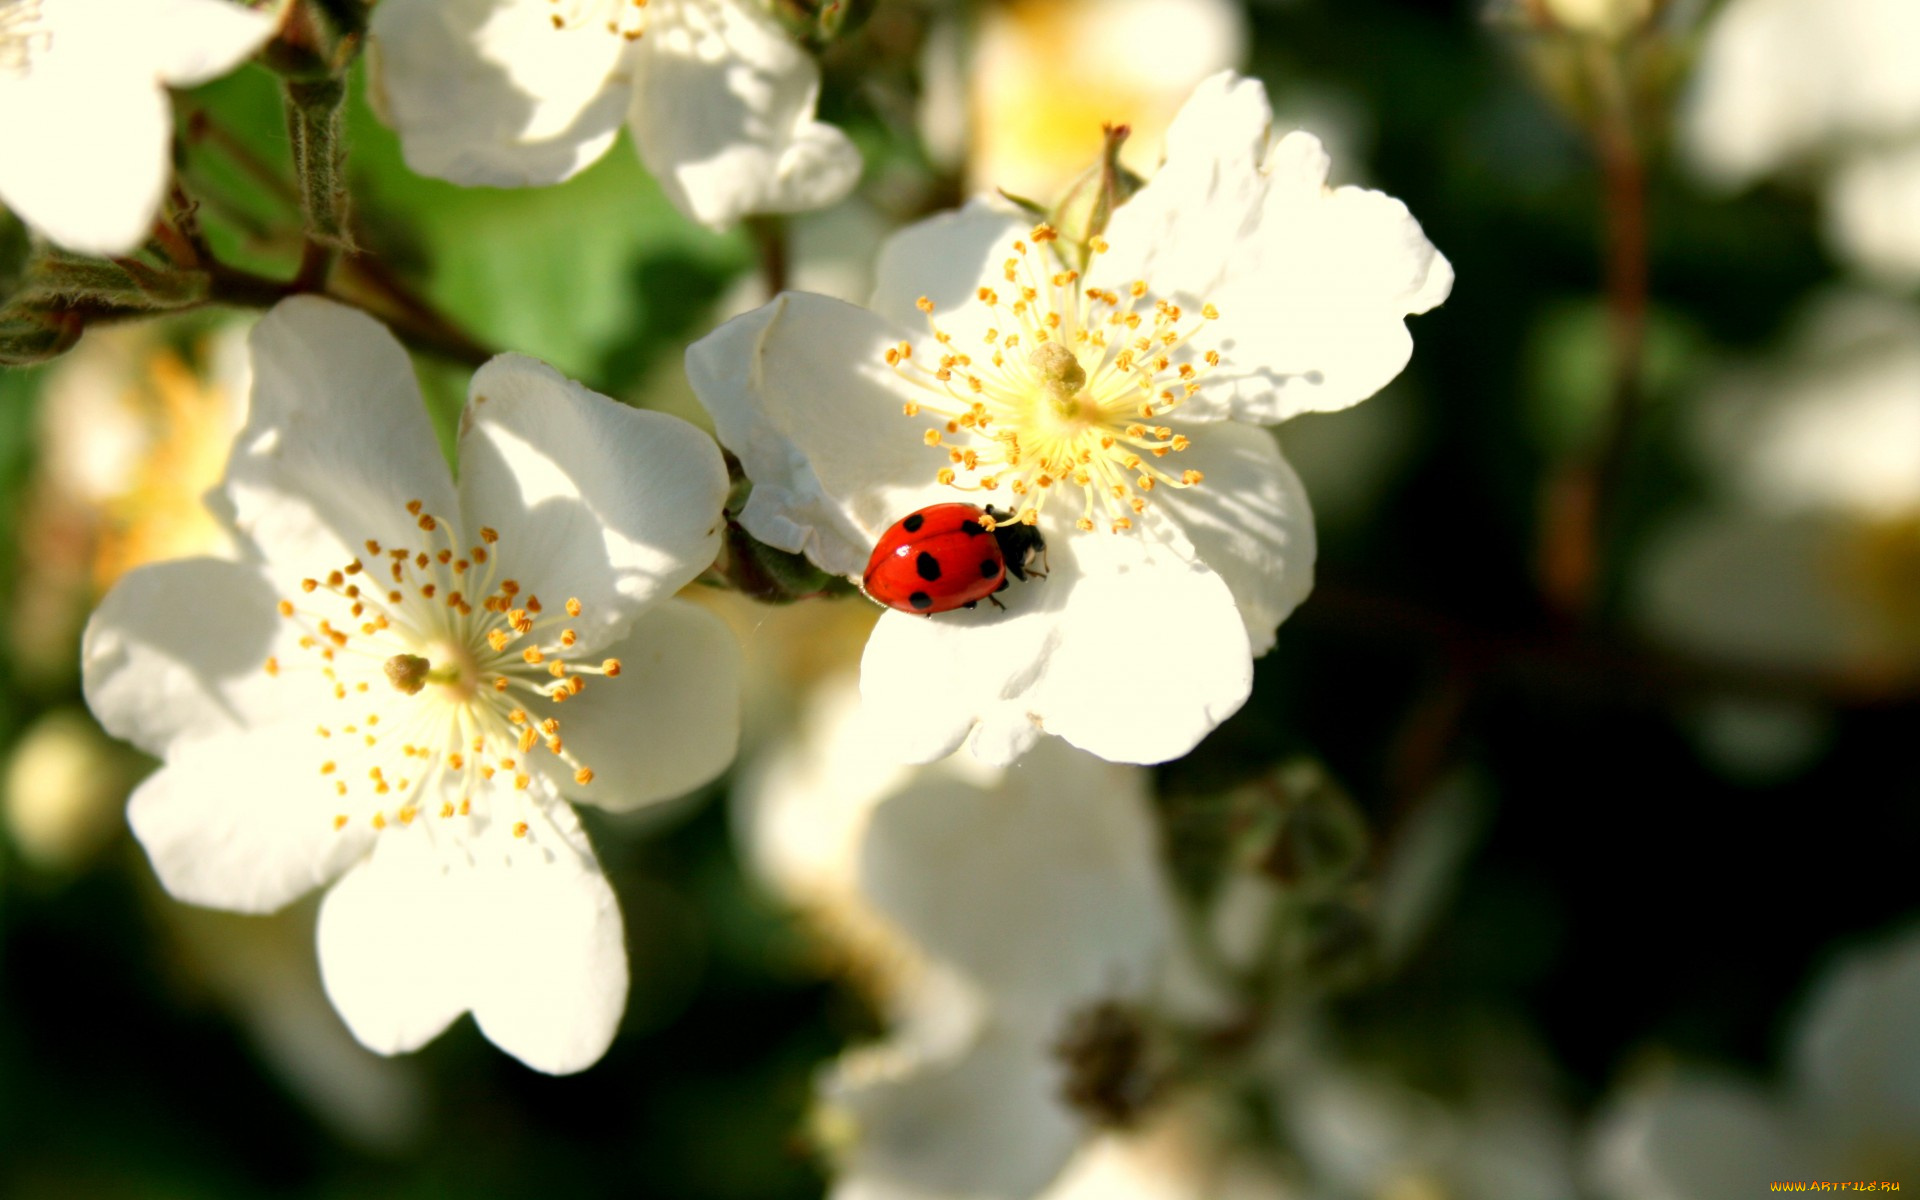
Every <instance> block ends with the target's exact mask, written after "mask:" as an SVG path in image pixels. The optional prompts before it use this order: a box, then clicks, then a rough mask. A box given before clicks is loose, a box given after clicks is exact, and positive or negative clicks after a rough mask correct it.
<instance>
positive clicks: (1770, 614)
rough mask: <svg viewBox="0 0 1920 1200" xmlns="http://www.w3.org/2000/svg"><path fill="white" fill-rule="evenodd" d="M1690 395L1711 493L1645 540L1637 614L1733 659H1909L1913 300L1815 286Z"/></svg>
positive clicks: (1912, 645) (1917, 621)
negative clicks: (1785, 336)
mask: <svg viewBox="0 0 1920 1200" xmlns="http://www.w3.org/2000/svg"><path fill="white" fill-rule="evenodd" d="M1702 400H1703V402H1702V404H1701V405H1700V406H1699V408H1698V412H1699V424H1698V428H1699V431H1700V435H1701V436H1700V442H1701V447H1702V452H1703V457H1704V458H1705V459H1706V460H1707V462H1708V464H1709V465H1710V466H1711V467H1712V468H1713V473H1714V476H1715V478H1716V481H1717V482H1718V483H1719V484H1720V492H1721V494H1720V495H1719V497H1718V498H1717V499H1716V500H1715V501H1714V502H1713V503H1712V504H1711V505H1710V506H1709V507H1707V508H1705V509H1703V510H1701V511H1698V512H1695V513H1690V514H1685V515H1683V516H1682V517H1680V518H1679V519H1678V520H1676V521H1674V522H1673V523H1672V524H1671V525H1670V526H1669V527H1668V528H1667V529H1666V530H1665V531H1664V532H1663V533H1662V534H1661V535H1660V536H1658V537H1657V538H1656V539H1655V540H1654V542H1653V543H1652V544H1651V545H1650V547H1649V550H1648V553H1647V558H1646V561H1645V564H1644V568H1643V571H1642V574H1641V578H1640V582H1639V605H1640V611H1641V613H1642V620H1643V622H1644V624H1646V626H1647V627H1648V628H1649V629H1650V630H1651V631H1652V632H1654V633H1655V634H1657V635H1659V636H1660V637H1662V638H1663V639H1665V640H1667V641H1669V642H1672V643H1675V644H1677V645H1680V646H1685V647H1689V648H1691V649H1694V650H1695V651H1697V652H1703V653H1707V654H1710V655H1714V656H1717V657H1722V658H1729V659H1734V660H1737V661H1741V662H1749V663H1759V664H1764V665H1769V666H1775V667H1782V668H1790V669H1799V670H1815V671H1826V672H1843V673H1847V674H1851V675H1854V676H1856V677H1859V678H1861V679H1863V680H1871V679H1876V678H1878V679H1886V678H1888V677H1899V676H1905V675H1908V674H1910V673H1912V672H1913V671H1915V670H1920V312H1916V311H1914V310H1912V309H1910V308H1909V307H1907V306H1905V305H1902V304H1900V303H1898V302H1895V301H1892V300H1888V299H1884V298H1880V297H1873V296H1852V295H1844V296H1836V297H1827V298H1825V299H1823V300H1822V301H1821V302H1820V303H1819V304H1818V305H1816V306H1815V308H1813V309H1812V310H1810V312H1809V313H1808V314H1807V316H1806V318H1805V319H1804V320H1803V321H1802V324H1801V328H1800V330H1799V331H1798V332H1797V333H1796V334H1795V335H1794V336H1793V337H1792V338H1791V339H1790V344H1789V346H1788V348H1787V349H1786V351H1785V352H1784V353H1783V354H1782V355H1781V356H1780V357H1779V358H1778V359H1777V360H1776V361H1774V362H1772V363H1770V364H1766V365H1762V366H1757V367H1751V368H1747V369H1744V370H1740V371H1736V372H1732V373H1730V374H1728V375H1727V376H1726V377H1725V378H1724V379H1723V380H1722V381H1721V382H1720V383H1719V384H1718V385H1717V386H1715V387H1713V388H1711V389H1710V390H1709V391H1708V392H1707V394H1706V395H1705V396H1704V397H1703V398H1702Z"/></svg>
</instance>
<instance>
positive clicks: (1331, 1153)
mask: <svg viewBox="0 0 1920 1200" xmlns="http://www.w3.org/2000/svg"><path fill="white" fill-rule="evenodd" d="M1315 1037H1316V1035H1311V1034H1310V1035H1309V1036H1308V1038H1307V1041H1308V1043H1309V1044H1308V1045H1306V1046H1303V1047H1300V1048H1298V1049H1297V1050H1296V1051H1295V1053H1292V1054H1288V1055H1284V1056H1281V1057H1279V1058H1278V1060H1277V1062H1276V1065H1275V1066H1274V1068H1273V1070H1272V1072H1271V1074H1272V1078H1273V1095H1272V1101H1271V1103H1272V1105H1273V1109H1274V1112H1275V1113H1276V1116H1277V1120H1278V1123H1279V1126H1280V1129H1281V1130H1282V1132H1283V1138H1282V1140H1283V1141H1284V1142H1286V1143H1287V1144H1288V1145H1290V1146H1292V1147H1294V1148H1295V1150H1296V1152H1297V1153H1298V1154H1299V1155H1300V1158H1301V1160H1302V1165H1303V1166H1304V1167H1305V1168H1306V1173H1307V1175H1308V1177H1309V1178H1311V1179H1312V1181H1313V1184H1314V1186H1313V1187H1312V1188H1310V1189H1308V1194H1309V1195H1311V1196H1314V1197H1316V1198H1318V1197H1326V1198H1329V1200H1332V1198H1340V1200H1345V1198H1347V1197H1376V1196H1377V1197H1381V1198H1383V1200H1386V1198H1396V1197H1402V1196H1404V1197H1409V1198H1414V1197H1418V1198H1420V1200H1427V1198H1429V1197H1430V1198H1432V1200H1455V1198H1456V1197H1457V1198H1458V1200H1469V1198H1470V1200H1573V1197H1574V1196H1575V1195H1577V1189H1576V1188H1575V1179H1574V1175H1575V1172H1574V1165H1575V1156H1574V1141H1573V1137H1572V1134H1571V1131H1570V1122H1569V1121H1568V1120H1567V1118H1566V1115H1565V1113H1564V1112H1563V1111H1562V1109H1561V1107H1560V1106H1559V1105H1558V1104H1557V1103H1556V1102H1555V1101H1554V1100H1553V1098H1552V1096H1551V1093H1550V1089H1549V1088H1548V1086H1546V1083H1545V1081H1543V1080H1542V1079H1541V1078H1539V1076H1541V1075H1542V1074H1543V1073H1544V1072H1543V1070H1542V1067H1543V1064H1542V1063H1541V1062H1540V1061H1538V1060H1537V1059H1536V1058H1535V1056H1534V1055H1533V1054H1532V1053H1531V1052H1530V1051H1529V1050H1528V1049H1527V1048H1526V1047H1524V1046H1522V1045H1516V1044H1513V1043H1511V1042H1510V1041H1509V1040H1508V1039H1505V1038H1500V1037H1496V1036H1487V1035H1485V1034H1484V1033H1483V1034H1480V1035H1478V1036H1461V1035H1458V1034H1456V1035H1455V1040H1456V1041H1457V1042H1459V1043H1464V1044H1466V1045H1467V1046H1469V1047H1470V1049H1469V1050H1468V1051H1467V1053H1466V1055H1465V1057H1466V1059H1467V1060H1468V1061H1469V1062H1470V1063H1471V1067H1470V1069H1467V1070H1466V1071H1465V1072H1464V1075H1465V1078H1464V1079H1463V1081H1462V1082H1463V1084H1464V1086H1463V1087H1462V1088H1461V1094H1460V1095H1458V1096H1456V1097H1450V1098H1449V1099H1445V1100H1443V1099H1441V1098H1440V1097H1438V1096H1436V1095H1434V1094H1432V1093H1430V1092H1427V1091H1423V1090H1421V1089H1419V1088H1416V1087H1414V1086H1412V1085H1410V1084H1409V1083H1407V1082H1405V1081H1403V1080H1402V1079H1401V1078H1399V1077H1397V1074H1396V1073H1395V1072H1393V1071H1390V1070H1388V1069H1385V1068H1383V1067H1379V1066H1375V1065H1371V1064H1368V1065H1361V1064H1356V1063H1352V1062H1349V1061H1346V1060H1344V1059H1343V1058H1342V1057H1340V1056H1337V1055H1335V1054H1332V1053H1329V1052H1328V1051H1327V1049H1325V1048H1322V1047H1319V1046H1314V1045H1312V1044H1311V1042H1313V1041H1314V1040H1315Z"/></svg>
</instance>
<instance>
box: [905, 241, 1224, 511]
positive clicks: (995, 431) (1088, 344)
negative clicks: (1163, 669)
mask: <svg viewBox="0 0 1920 1200" xmlns="http://www.w3.org/2000/svg"><path fill="white" fill-rule="evenodd" d="M1057 238H1058V235H1057V234H1056V233H1055V232H1054V231H1053V229H1051V228H1050V227H1048V226H1046V225H1040V226H1037V227H1035V229H1034V230H1033V234H1032V245H1031V246H1029V244H1028V243H1027V242H1026V241H1017V242H1015V243H1014V247H1013V248H1014V254H1013V256H1012V257H1010V258H1008V259H1007V260H1006V261H1005V263H1004V264H1003V267H1002V275H1003V276H1004V278H1005V280H1006V282H1007V284H1008V285H1009V286H1010V288H1011V293H1010V297H1002V295H1001V294H1000V292H999V291H998V290H997V289H995V288H990V287H982V288H981V289H980V290H979V292H978V293H977V294H976V297H975V299H976V301H977V302H978V303H979V304H980V305H982V306H984V308H985V309H986V311H987V312H988V313H989V314H990V320H989V321H988V322H987V326H988V327H987V328H986V330H985V332H984V334H983V335H982V338H981V341H982V347H981V351H980V353H981V354H983V355H984V360H983V361H978V360H976V359H975V357H974V355H973V354H971V353H968V352H967V351H966V350H964V349H961V348H959V347H958V346H956V345H955V342H954V338H953V336H952V335H951V334H949V333H947V332H945V331H944V330H942V329H941V328H940V326H939V325H938V324H935V323H934V322H933V321H932V314H933V304H932V302H931V301H929V300H928V299H926V298H925V297H921V299H920V302H919V306H920V311H922V312H924V313H926V314H927V315H928V323H929V326H930V328H931V330H932V333H933V338H934V341H935V342H936V343H937V344H938V346H939V350H938V360H937V362H935V363H933V364H929V363H927V362H923V361H922V360H921V358H919V357H916V355H915V352H914V347H913V345H912V343H910V342H904V341H903V342H900V343H898V344H896V345H894V346H891V347H888V349H887V351H886V355H885V358H886V362H887V365H888V366H890V367H892V368H893V369H894V370H895V371H896V372H897V373H898V374H899V375H900V376H901V377H902V378H903V379H905V380H907V381H908V382H910V383H912V384H913V385H914V386H915V387H916V388H917V389H919V390H920V391H921V392H922V393H923V398H922V399H919V400H916V401H911V402H909V403H907V404H906V405H905V406H904V411H905V412H906V414H907V416H909V417H917V416H920V415H922V414H923V413H925V414H926V415H930V416H934V417H936V418H940V419H941V422H942V423H940V424H938V425H935V426H933V427H931V428H929V429H927V430H926V432H925V434H924V435H923V440H924V441H925V442H926V444H927V445H928V446H933V447H939V448H941V449H943V450H944V451H945V452H946V457H947V463H946V465H945V466H943V467H941V468H940V469H939V470H938V471H937V472H935V476H934V477H935V479H936V480H937V481H938V482H940V483H942V484H946V485H949V486H951V487H954V488H957V489H959V490H961V491H968V492H988V493H993V492H998V491H1000V490H1002V489H1004V490H1005V491H1006V493H1007V494H1008V495H1010V496H1011V497H1012V499H1011V500H1010V501H1008V502H1007V504H1008V506H1009V507H1011V508H1013V509H1014V511H1015V513H1016V514H1017V519H1018V520H1021V521H1024V522H1026V523H1027V524H1029V525H1031V524H1034V523H1036V522H1037V521H1038V520H1039V519H1040V511H1041V509H1042V507H1043V506H1044V505H1045V504H1046V502H1047V498H1048V496H1049V495H1051V494H1052V493H1054V492H1056V491H1069V492H1077V493H1079V496H1080V500H1081V511H1080V516H1079V517H1078V519H1076V521H1075V522H1074V523H1075V525H1076V526H1077V527H1078V528H1080V529H1082V530H1091V529H1093V528H1094V525H1095V518H1096V514H1098V515H1100V516H1101V517H1102V518H1103V519H1104V520H1105V521H1106V523H1107V526H1108V528H1109V529H1111V530H1112V531H1114V532H1116V533H1118V532H1121V531H1124V530H1128V529H1131V528H1132V527H1133V518H1134V517H1135V516H1138V515H1139V514H1140V513H1141V512H1143V511H1144V510H1145V509H1146V507H1147V495H1148V493H1150V492H1152V491H1153V490H1154V489H1155V488H1157V487H1173V488H1186V487H1193V486H1195V485H1196V484H1199V483H1200V482H1202V480H1203V478H1204V477H1203V476H1202V474H1201V473H1200V472H1199V471H1196V470H1190V469H1189V470H1177V471H1176V470H1168V469H1166V468H1164V467H1163V466H1161V465H1160V460H1163V459H1165V458H1166V457H1167V456H1168V455H1171V454H1177V453H1179V452H1181V451H1183V450H1185V449H1187V447H1188V445H1189V444H1190V443H1189V442H1188V439H1187V438H1186V437H1185V436H1184V435H1182V434H1177V433H1175V432H1174V431H1173V430H1172V429H1170V428H1169V427H1167V426H1165V425H1160V424H1154V423H1152V422H1154V421H1155V420H1156V419H1157V418H1160V417H1163V416H1165V415H1166V414H1167V413H1170V412H1172V411H1174V410H1175V409H1177V408H1179V407H1180V406H1181V405H1182V404H1184V403H1185V402H1186V401H1187V400H1188V399H1189V398H1190V397H1192V396H1193V395H1194V394H1195V393H1196V392H1198V391H1199V390H1200V381H1201V379H1202V378H1203V377H1204V376H1205V375H1206V373H1207V372H1208V371H1209V370H1211V369H1212V368H1214V367H1216V366H1218V365H1219V363H1220V355H1219V353H1218V351H1215V350H1211V349H1209V350H1206V351H1205V352H1204V353H1198V354H1196V353H1194V352H1193V351H1192V350H1191V349H1188V348H1187V343H1188V341H1189V339H1191V338H1192V336H1193V335H1194V334H1195V333H1196V332H1198V331H1199V330H1200V329H1201V328H1203V327H1204V325H1205V323H1206V322H1208V321H1211V320H1214V319H1215V318H1217V317H1218V316H1219V315H1220V314H1219V312H1218V310H1216V309H1215V308H1214V306H1213V305H1211V304H1207V305H1204V306H1202V308H1201V310H1200V318H1201V319H1200V320H1199V321H1197V322H1188V321H1187V320H1186V314H1185V313H1184V312H1183V311H1182V309H1181V308H1180V306H1179V305H1176V304H1172V303H1169V302H1167V301H1165V300H1155V301H1153V302H1151V304H1148V303H1147V302H1146V298H1147V294H1148V288H1147V284H1146V282H1145V281H1135V282H1134V283H1133V284H1132V285H1131V286H1130V287H1129V288H1128V289H1127V294H1126V295H1125V296H1122V295H1121V294H1120V293H1118V292H1114V291H1108V290H1103V289H1100V288H1091V287H1087V286H1085V285H1084V282H1083V281H1082V279H1081V277H1080V273H1079V272H1078V271H1074V270H1070V269H1062V270H1049V269H1048V267H1049V265H1050V263H1049V261H1048V260H1047V259H1046V255H1047V251H1046V250H1045V249H1044V247H1046V246H1047V245H1048V244H1049V243H1052V242H1054V241H1056V240H1057ZM1092 249H1093V252H1094V253H1095V254H1100V253H1104V252H1105V251H1106V249H1107V246H1106V244H1105V243H1104V242H1102V241H1100V240H1099V239H1095V240H1094V242H1093V245H1092Z"/></svg>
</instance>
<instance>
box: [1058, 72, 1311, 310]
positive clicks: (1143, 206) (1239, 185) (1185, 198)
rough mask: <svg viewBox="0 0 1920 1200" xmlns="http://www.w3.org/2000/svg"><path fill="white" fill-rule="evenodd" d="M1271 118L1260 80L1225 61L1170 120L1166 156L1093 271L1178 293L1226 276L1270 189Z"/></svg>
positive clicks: (1124, 209)
mask: <svg viewBox="0 0 1920 1200" xmlns="http://www.w3.org/2000/svg"><path fill="white" fill-rule="evenodd" d="M1272 123H1273V110H1272V108H1271V107H1270V106H1269V105H1268V104H1267V93H1266V89H1265V88H1263V87H1261V86H1260V83H1259V81H1258V80H1254V79H1246V78H1242V77H1241V76H1239V75H1237V74H1234V73H1233V72H1231V71H1223V72H1221V73H1220V74H1218V75H1214V76H1212V77H1211V78H1209V79H1207V80H1206V81H1204V82H1203V83H1201V84H1200V86H1199V87H1197V88H1195V89H1194V91H1193V95H1192V97H1191V98H1189V99H1188V100H1187V102H1186V104H1185V105H1184V106H1183V107H1182V108H1181V110H1180V114H1179V115H1178V116H1177V117H1175V118H1174V121H1173V124H1172V125H1171V126H1169V127H1168V129H1167V152H1166V161H1165V162H1163V163H1162V164H1161V165H1160V169H1159V170H1157V171H1155V172H1154V173H1153V175H1152V176H1151V177H1150V178H1149V179H1148V180H1147V183H1146V186H1145V187H1143V188H1141V189H1140V190H1139V191H1138V192H1136V193H1135V194H1134V195H1133V197H1132V198H1131V199H1129V200H1128V201H1127V202H1126V203H1125V204H1123V205H1121V206H1120V207H1119V209H1118V210H1116V211H1115V212H1114V214H1113V219H1112V221H1111V222H1109V223H1108V225H1107V232H1106V240H1107V242H1108V243H1109V244H1110V246H1111V249H1110V250H1109V251H1108V252H1107V253H1106V254H1105V255H1103V256H1101V257H1100V258H1099V259H1097V260H1095V265H1094V271H1093V274H1095V275H1096V276H1097V277H1098V278H1099V279H1102V280H1111V281H1116V282H1115V283H1114V284H1112V285H1111V286H1122V285H1124V283H1125V282H1126V281H1128V280H1133V279H1145V280H1147V281H1149V283H1151V285H1152V286H1153V288H1154V290H1155V291H1156V292H1158V293H1160V294H1162V295H1169V296H1170V295H1173V294H1175V293H1179V292H1185V293H1191V294H1199V295H1203V296H1204V295H1206V294H1208V293H1210V292H1211V291H1212V290H1213V289H1214V288H1215V287H1217V286H1219V282H1220V279H1221V276H1222V274H1223V273H1224V272H1225V271H1226V269H1227V266H1228V264H1229V263H1230V262H1231V261H1232V259H1233V257H1234V255H1235V254H1236V253H1237V252H1239V250H1240V249H1241V248H1242V244H1243V241H1244V239H1245V237H1246V235H1247V233H1248V231H1249V228H1250V227H1251V225H1252V223H1253V222H1254V221H1255V220H1256V219H1257V216H1258V214H1259V211H1260V205H1261V201H1262V199H1263V197H1264V196H1265V194H1266V181H1264V180H1263V179H1262V178H1261V168H1262V160H1263V159H1264V158H1265V157H1266V155H1267V147H1268V140H1269V138H1270V136H1271V133H1270V130H1271V126H1272ZM1316 182H1318V181H1316Z"/></svg>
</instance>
